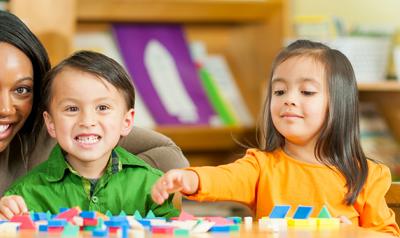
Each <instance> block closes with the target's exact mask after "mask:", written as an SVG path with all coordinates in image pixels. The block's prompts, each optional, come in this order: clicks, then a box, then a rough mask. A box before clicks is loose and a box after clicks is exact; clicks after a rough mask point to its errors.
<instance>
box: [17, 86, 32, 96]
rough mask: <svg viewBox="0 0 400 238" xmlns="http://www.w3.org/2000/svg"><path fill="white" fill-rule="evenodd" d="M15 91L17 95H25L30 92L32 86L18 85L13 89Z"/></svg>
mask: <svg viewBox="0 0 400 238" xmlns="http://www.w3.org/2000/svg"><path fill="white" fill-rule="evenodd" d="M15 92H16V93H17V94H18V95H26V94H29V93H31V92H32V88H30V87H18V88H17V89H15Z"/></svg>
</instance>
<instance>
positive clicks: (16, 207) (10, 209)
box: [0, 195, 28, 220]
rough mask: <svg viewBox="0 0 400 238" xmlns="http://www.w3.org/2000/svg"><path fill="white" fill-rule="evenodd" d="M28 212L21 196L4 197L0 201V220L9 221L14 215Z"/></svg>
mask: <svg viewBox="0 0 400 238" xmlns="http://www.w3.org/2000/svg"><path fill="white" fill-rule="evenodd" d="M25 212H28V207H27V206H26V204H25V201H24V199H23V198H22V197H21V196H17V195H11V196H4V197H2V198H1V199H0V219H3V220H4V219H8V220H9V219H11V218H12V217H13V216H14V215H19V214H22V213H25Z"/></svg>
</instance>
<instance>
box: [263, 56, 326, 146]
mask: <svg viewBox="0 0 400 238" xmlns="http://www.w3.org/2000/svg"><path fill="white" fill-rule="evenodd" d="M324 69H325V67H324V65H322V64H321V63H320V62H318V60H316V59H314V58H312V57H306V56H303V57H302V56H297V57H292V58H289V59H287V60H286V61H284V62H283V63H281V64H280V65H279V66H277V67H276V69H275V71H274V74H273V76H272V82H271V83H272V92H271V93H272V95H271V108H270V111H271V116H272V121H273V123H274V126H275V128H276V129H277V130H278V131H279V133H280V134H281V135H282V136H284V137H285V139H286V140H288V141H289V142H291V143H295V144H302V145H305V144H308V143H310V142H311V143H315V142H316V139H317V137H318V136H319V134H320V131H321V128H322V126H323V125H324V122H325V120H326V113H327V111H328V86H327V83H326V79H325V78H326V76H325V71H324Z"/></svg>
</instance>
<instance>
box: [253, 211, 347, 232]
mask: <svg viewBox="0 0 400 238" xmlns="http://www.w3.org/2000/svg"><path fill="white" fill-rule="evenodd" d="M289 210H290V206H289V205H280V206H275V207H274V208H273V209H272V211H271V213H270V215H269V216H268V217H263V218H261V219H260V220H259V227H260V229H261V230H271V231H279V230H283V229H286V228H287V227H288V226H289V227H303V228H338V227H339V226H340V219H339V218H332V216H331V215H330V213H329V211H328V209H327V208H326V206H323V207H322V209H321V211H320V212H319V215H318V217H316V218H310V214H311V212H312V210H313V207H312V206H298V207H297V209H296V211H295V212H294V214H293V217H286V215H287V213H288V212H289Z"/></svg>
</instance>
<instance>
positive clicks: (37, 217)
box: [33, 212, 47, 221]
mask: <svg viewBox="0 0 400 238" xmlns="http://www.w3.org/2000/svg"><path fill="white" fill-rule="evenodd" d="M33 221H47V213H45V212H35V213H34V214H33Z"/></svg>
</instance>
